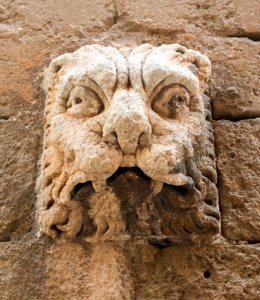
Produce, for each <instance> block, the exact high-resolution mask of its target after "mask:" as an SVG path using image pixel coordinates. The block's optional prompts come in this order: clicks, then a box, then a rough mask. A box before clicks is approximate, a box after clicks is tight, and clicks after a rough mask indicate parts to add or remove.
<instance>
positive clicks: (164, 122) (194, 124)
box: [40, 44, 219, 239]
mask: <svg viewBox="0 0 260 300" xmlns="http://www.w3.org/2000/svg"><path fill="white" fill-rule="evenodd" d="M120 51H121V53H120ZM123 55H124V56H123ZM210 73H211V64H210V61H209V59H208V58H207V57H206V56H203V55H202V54H201V53H200V52H198V51H193V50H191V49H186V48H185V47H182V46H180V45H179V44H171V45H163V46H161V47H153V46H152V45H149V44H143V45H141V46H139V47H137V48H134V49H126V48H124V49H119V50H117V49H115V48H112V47H102V46H100V45H91V46H85V47H81V48H80V49H78V50H77V51H75V52H73V53H66V54H63V55H61V56H58V57H57V58H56V59H54V60H53V61H52V62H51V64H50V66H49V68H48V71H47V72H46V78H45V81H46V82H45V85H46V91H47V92H48V95H47V100H46V110H45V111H46V124H45V131H46V133H45V141H44V157H43V162H42V172H43V174H42V177H43V178H42V187H41V188H42V193H41V197H40V198H41V199H40V205H41V206H42V212H41V213H40V219H41V224H42V227H43V232H45V233H46V234H48V235H50V236H57V235H58V233H59V234H63V235H65V236H66V237H75V236H76V235H77V234H78V233H79V232H80V231H81V228H82V226H83V223H84V219H89V222H87V225H86V227H92V228H93V229H94V228H95V234H93V233H90V236H92V237H97V238H106V239H107V238H110V239H111V238H115V237H116V238H117V239H121V238H122V236H124V239H125V238H126V236H127V235H129V238H130V237H131V235H132V237H136V235H144V236H152V237H153V238H159V239H162V238H165V237H167V238H168V239H169V238H170V237H173V236H175V237H176V238H177V237H178V238H179V239H181V238H188V237H187V236H188V233H194V232H204V233H205V231H208V230H211V231H218V227H219V223H218V220H219V213H218V201H217V191H216V187H215V185H214V184H215V183H216V178H217V175H216V172H215V161H214V149H213V144H212V138H213V137H212V134H211V132H210V129H208V127H209V124H208V122H207V121H206V118H207V116H208V115H209V114H210V112H209V110H208V108H209V107H207V109H205V108H204V106H207V105H208V104H207V103H204V101H205V102H206V100H204V99H203V97H204V98H205V99H207V97H205V95H203V94H202V93H203V91H204V90H205V89H206V88H207V82H208V78H209V75H210ZM108 79H109V80H108ZM119 168H123V170H124V171H122V169H121V172H124V173H126V174H125V175H122V176H120V175H119V177H124V176H126V178H131V174H132V177H134V176H135V175H134V174H133V173H131V174H130V172H132V171H131V168H136V169H137V170H139V173H140V172H143V173H144V174H145V176H147V177H148V181H149V180H150V183H148V184H147V194H146V195H143V197H142V196H139V200H138V201H137V200H136V199H132V200H130V199H131V197H130V195H129V196H128V197H121V199H120V197H118V192H119V194H120V191H118V190H117V192H116V189H115V188H114V184H113V183H112V182H114V183H115V184H116V181H117V180H116V178H115V179H114V180H112V182H111V185H110V186H109V178H111V177H113V176H114V177H118V176H116V175H115V173H116V172H119V171H120V169H119ZM128 173H129V176H128V175H127V174H128ZM141 180H142V176H139V180H137V181H136V184H137V186H138V183H139V184H141ZM119 182H120V179H119ZM121 182H122V185H121V189H127V188H128V185H129V183H128V181H127V180H126V181H125V184H123V181H121ZM82 185H85V187H86V188H87V185H88V187H89V193H86V195H85V197H83V195H82V202H83V203H84V204H85V206H87V205H88V206H89V208H88V209H86V215H84V213H83V207H82V205H81V204H80V203H79V201H77V200H76V199H75V195H76V194H77V193H78V190H79V189H81V188H82ZM73 194H74V195H73ZM121 194H122V193H121ZM130 220H131V221H132V222H130ZM131 223H132V224H131ZM83 231H84V230H83Z"/></svg>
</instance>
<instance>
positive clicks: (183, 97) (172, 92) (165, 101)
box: [152, 85, 190, 118]
mask: <svg viewBox="0 0 260 300" xmlns="http://www.w3.org/2000/svg"><path fill="white" fill-rule="evenodd" d="M189 102H190V97H189V93H188V92H187V90H186V89H185V88H184V87H182V86H178V85H171V86H167V87H165V88H163V89H162V90H161V91H160V92H159V93H158V94H157V96H156V97H155V98H154V99H153V101H152V109H153V110H154V111H155V112H157V113H158V114H159V115H161V116H163V117H166V118H178V117H181V116H182V115H183V114H185V113H186V112H187V111H188V107H189Z"/></svg>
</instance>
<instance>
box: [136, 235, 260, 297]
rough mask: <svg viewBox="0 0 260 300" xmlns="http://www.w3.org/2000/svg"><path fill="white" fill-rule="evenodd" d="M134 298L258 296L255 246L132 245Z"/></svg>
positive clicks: (218, 243) (213, 243)
mask: <svg viewBox="0 0 260 300" xmlns="http://www.w3.org/2000/svg"><path fill="white" fill-rule="evenodd" d="M133 253H134V255H135V256H134V257H135V260H134V262H135V263H134V270H135V275H136V299H142V300H148V299H149V300H150V299H153V300H155V299H176V300H177V299H185V300H193V299H203V300H204V299H205V300H206V299H258V298H259V285H260V282H259V276H258V274H259V271H260V270H259V258H258V257H259V248H257V247H255V245H251V246H248V245H230V244H228V243H226V242H225V240H224V239H219V240H217V239H216V240H215V241H213V240H211V241H209V243H208V244H207V245H197V246H185V248H184V247H183V246H181V247H180V246H175V247H169V248H166V249H164V250H160V249H156V248H154V247H151V246H139V247H136V248H135V251H134V252H133Z"/></svg>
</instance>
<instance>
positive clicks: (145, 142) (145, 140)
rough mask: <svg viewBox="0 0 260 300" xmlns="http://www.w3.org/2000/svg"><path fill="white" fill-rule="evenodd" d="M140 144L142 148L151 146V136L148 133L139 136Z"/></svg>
mask: <svg viewBox="0 0 260 300" xmlns="http://www.w3.org/2000/svg"><path fill="white" fill-rule="evenodd" d="M138 144H139V145H140V146H141V147H147V146H149V144H150V135H149V134H148V133H147V132H142V133H141V134H140V135H139V140H138Z"/></svg>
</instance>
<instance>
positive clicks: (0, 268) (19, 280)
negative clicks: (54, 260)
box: [0, 239, 50, 300]
mask: <svg viewBox="0 0 260 300" xmlns="http://www.w3.org/2000/svg"><path fill="white" fill-rule="evenodd" d="M47 248H48V243H46V242H44V241H42V240H38V241H37V240H35V239H32V240H30V241H24V240H23V241H19V242H17V243H0V289H1V295H0V298H1V300H13V299H19V300H27V299H39V300H40V299H50V298H47V297H44V296H43V294H44V292H45V286H44V281H45V278H44V273H45V268H44V260H45V256H46V250H47Z"/></svg>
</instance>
